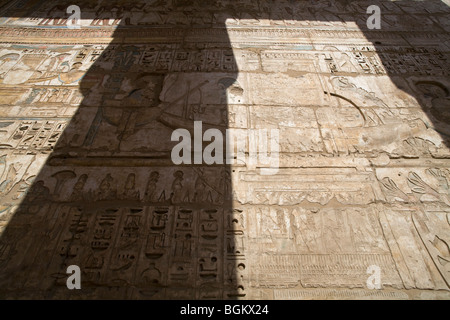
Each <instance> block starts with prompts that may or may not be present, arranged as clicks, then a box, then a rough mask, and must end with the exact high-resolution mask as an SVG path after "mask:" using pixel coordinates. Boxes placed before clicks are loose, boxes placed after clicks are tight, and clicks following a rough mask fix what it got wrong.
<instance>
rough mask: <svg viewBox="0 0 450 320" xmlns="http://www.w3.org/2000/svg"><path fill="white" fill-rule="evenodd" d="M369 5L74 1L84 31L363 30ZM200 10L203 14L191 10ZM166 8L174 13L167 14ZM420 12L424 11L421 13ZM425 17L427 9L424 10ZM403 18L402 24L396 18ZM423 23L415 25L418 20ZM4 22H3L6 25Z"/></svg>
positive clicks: (408, 10)
mask: <svg viewBox="0 0 450 320" xmlns="http://www.w3.org/2000/svg"><path fill="white" fill-rule="evenodd" d="M71 4H72V3H71V2H70V1H68V2H67V4H66V5H63V4H53V3H48V4H47V3H46V4H44V5H41V6H40V7H39V9H38V13H39V14H38V16H39V18H37V17H36V18H35V17H29V18H23V19H18V20H17V19H10V20H9V21H8V20H7V21H6V24H7V25H20V26H36V25H37V26H46V27H56V28H58V27H67V25H68V18H69V16H70V15H69V14H67V8H68V7H69V6H70V5H71ZM370 5H371V4H370V3H342V2H334V3H333V4H330V3H329V2H327V1H315V2H311V1H295V2H292V1H283V2H280V3H277V4H273V3H271V2H270V1H268V0H260V1H252V2H247V1H243V2H239V1H208V3H202V2H201V1H198V3H197V1H179V0H177V1H155V2H152V3H148V2H144V1H137V2H135V3H133V4H129V5H125V4H116V3H111V4H108V5H106V4H104V3H101V4H99V3H92V2H89V1H84V2H83V1H77V6H78V7H79V8H80V11H81V13H82V19H81V25H82V26H83V27H87V26H91V27H92V26H94V27H115V26H117V25H119V24H121V25H128V26H130V25H136V26H137V25H141V26H142V25H161V24H164V25H177V26H179V25H190V26H191V25H209V24H214V23H216V24H219V23H220V21H223V20H225V19H227V18H228V20H227V21H226V22H227V24H228V25H243V26H265V25H275V26H280V25H281V26H290V27H292V26H298V27H317V26H334V27H340V28H355V27H356V24H358V25H365V22H366V20H367V17H368V16H367V8H368V7H369V6H370ZM378 5H379V8H380V10H381V11H382V12H383V13H384V14H383V15H382V16H381V18H382V23H383V24H384V25H385V26H386V27H389V28H390V29H394V30H395V29H403V28H405V27H406V26H408V28H411V26H412V27H414V26H415V28H416V29H417V30H424V28H429V29H432V28H433V19H431V18H429V17H428V16H427V15H425V11H422V10H423V9H422V8H421V7H420V5H414V6H408V5H405V4H404V3H402V6H401V8H400V7H399V6H397V5H396V4H395V2H391V1H384V2H381V3H378ZM196 7H201V8H202V10H201V11H197V10H195V9H194V8H196ZM168 8H172V9H173V8H175V9H176V10H174V11H173V12H171V13H168V11H167V9H168ZM10 9H11V10H17V9H20V2H19V3H18V4H17V5H14V4H13V5H11V6H10ZM421 9H422V10H421ZM427 12H428V13H429V12H430V9H429V8H428V7H427ZM432 13H433V18H437V19H440V20H442V21H444V18H443V17H441V15H442V14H445V13H448V11H447V8H446V7H444V6H438V5H436V6H435V7H434V10H433V12H432ZM400 16H401V19H400V18H399V17H400ZM419 17H420V20H421V21H422V22H423V23H422V24H420V26H419V25H417V24H415V22H416V21H417V20H418V19H419ZM4 23H5V22H4Z"/></svg>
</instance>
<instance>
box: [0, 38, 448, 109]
mask: <svg viewBox="0 0 450 320" xmlns="http://www.w3.org/2000/svg"><path fill="white" fill-rule="evenodd" d="M314 47H315V49H314ZM314 47H313V46H310V45H308V46H305V47H304V48H301V49H300V50H298V49H297V50H296V49H295V48H292V49H291V50H283V51H280V50H270V49H269V50H268V49H258V50H248V49H247V50H245V49H235V50H233V51H232V50H230V49H221V48H220V47H218V48H216V49H204V48H203V49H201V48H192V49H181V48H179V47H178V45H174V44H160V45H156V44H155V45H151V46H149V45H134V46H119V45H111V46H109V47H108V48H107V49H106V50H105V48H106V46H99V45H92V46H75V47H74V46H59V47H58V46H53V48H52V49H37V48H33V46H23V45H13V46H5V45H4V46H2V47H1V51H0V68H1V73H0V79H1V81H2V83H4V84H6V85H8V84H11V85H14V84H27V85H57V86H74V85H77V84H78V83H79V81H80V80H81V78H82V75H83V74H84V73H83V72H85V71H86V70H88V69H89V68H90V66H91V65H92V64H93V63H94V62H95V67H96V71H97V72H101V71H102V70H104V71H112V70H114V72H121V71H127V72H136V71H145V72H158V73H159V72H161V73H163V72H186V71H189V72H235V71H237V70H240V71H250V72H251V71H253V72H274V71H277V72H280V71H281V72H287V71H288V70H291V71H296V72H306V73H310V72H323V73H332V74H336V75H350V74H354V75H356V74H375V75H382V74H386V72H389V74H399V75H423V76H426V75H435V76H440V75H446V74H447V73H448V62H447V58H446V55H445V53H443V52H439V51H437V50H428V49H425V48H424V49H414V50H412V51H411V50H409V49H405V48H402V47H396V48H390V50H389V51H387V52H379V53H378V54H375V53H374V50H375V49H374V48H373V47H372V48H371V47H366V46H355V47H350V48H348V46H339V45H337V46H335V45H315V46H314ZM380 50H381V49H380ZM299 51H301V52H299ZM378 55H380V56H378ZM380 57H381V58H383V59H382V60H383V61H385V60H387V61H390V63H389V64H386V63H385V64H384V65H383V64H382V63H381V61H380ZM234 59H236V62H235V61H234ZM235 64H237V65H235ZM19 73H20V78H18V74H19ZM29 103H31V102H29Z"/></svg>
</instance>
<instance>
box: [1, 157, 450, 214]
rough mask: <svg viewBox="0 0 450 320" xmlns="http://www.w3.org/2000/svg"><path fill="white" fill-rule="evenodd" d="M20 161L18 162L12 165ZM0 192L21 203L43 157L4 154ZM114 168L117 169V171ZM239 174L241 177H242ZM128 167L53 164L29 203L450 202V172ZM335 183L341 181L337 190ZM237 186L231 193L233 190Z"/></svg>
mask: <svg viewBox="0 0 450 320" xmlns="http://www.w3.org/2000/svg"><path fill="white" fill-rule="evenodd" d="M14 158H16V160H14ZM0 159H1V163H0V164H1V167H0V170H1V171H0V177H1V183H0V185H1V190H0V191H1V194H2V198H3V204H4V205H5V208H4V209H5V210H6V209H8V208H9V207H8V206H7V205H8V204H9V205H10V206H12V205H14V204H15V203H17V202H18V201H17V200H19V199H21V198H23V196H24V193H25V192H26V191H27V189H28V187H29V186H31V185H32V183H33V179H34V178H35V177H36V174H37V170H38V169H39V166H40V165H42V162H43V161H44V160H45V159H46V157H45V155H41V156H34V155H27V156H24V155H16V156H9V155H3V156H1V158H0ZM111 170H112V169H111ZM236 171H237V172H236ZM233 172H234V173H235V174H233V176H231V174H230V172H229V171H228V170H227V169H226V168H220V167H209V168H203V169H202V168H184V167H178V168H177V167H176V166H174V167H159V168H158V167H154V168H152V169H151V170H149V169H148V168H145V167H143V168H126V169H124V170H122V173H121V174H120V175H119V174H117V173H113V172H112V171H110V170H108V169H107V168H104V169H101V170H99V168H92V169H89V168H83V167H79V168H77V169H73V168H70V167H60V166H55V167H51V168H48V169H47V170H46V172H45V176H43V175H42V174H41V175H40V178H39V179H40V180H39V181H34V184H33V188H32V191H30V192H31V193H30V194H29V197H28V198H29V199H33V201H31V200H29V201H30V202H36V203H39V202H41V201H45V199H48V200H52V201H58V202H77V201H82V200H84V201H106V202H108V201H114V200H115V199H117V200H120V201H122V200H125V201H137V202H140V201H143V202H146V203H160V204H161V205H163V204H170V203H172V204H179V203H199V204H200V203H212V204H217V205H220V204H222V203H223V202H224V201H225V200H228V199H233V200H235V201H238V202H240V203H241V204H255V205H298V204H301V203H317V204H321V205H327V204H328V203H330V201H337V202H339V203H341V204H349V205H350V204H359V205H366V204H371V203H375V202H383V203H394V204H395V203H396V204H401V203H403V204H406V205H409V204H417V203H429V202H437V203H441V204H447V205H448V204H449V203H450V198H449V196H450V194H449V190H450V189H449V181H450V173H449V171H448V169H445V168H439V167H430V168H420V167H418V168H407V169H406V168H405V169H392V168H388V167H387V168H376V169H375V172H372V170H367V171H359V170H356V169H355V168H323V169H315V168H304V169H283V168H282V169H280V171H279V173H278V174H277V175H274V176H264V175H261V174H260V173H258V172H257V171H249V170H245V169H242V167H237V168H235V169H234V170H233ZM333 181H340V183H335V184H333V183H332V182H333ZM232 184H234V185H233V188H232Z"/></svg>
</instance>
